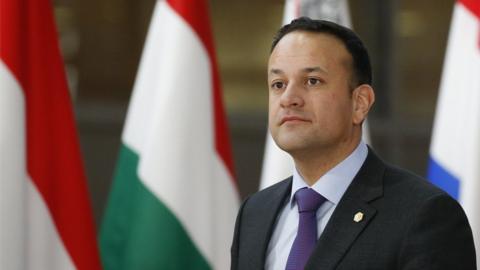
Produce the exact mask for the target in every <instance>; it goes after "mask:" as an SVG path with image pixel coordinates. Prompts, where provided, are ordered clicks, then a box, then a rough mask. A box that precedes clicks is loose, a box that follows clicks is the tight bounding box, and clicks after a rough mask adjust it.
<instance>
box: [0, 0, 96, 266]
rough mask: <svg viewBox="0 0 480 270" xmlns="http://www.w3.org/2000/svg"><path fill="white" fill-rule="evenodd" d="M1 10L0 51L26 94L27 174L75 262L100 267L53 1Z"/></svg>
mask: <svg viewBox="0 0 480 270" xmlns="http://www.w3.org/2000/svg"><path fill="white" fill-rule="evenodd" d="M0 11H1V13H0V19H1V21H0V22H1V23H0V41H1V46H0V57H1V59H2V60H3V61H4V62H5V64H6V65H7V66H8V68H9V69H10V70H11V71H12V73H13V74H14V75H15V77H16V78H17V80H18V82H19V83H20V85H21V86H22V88H23V91H24V95H25V99H26V109H27V112H26V115H27V121H26V122H27V156H28V158H27V170H28V174H29V175H30V177H31V179H32V181H33V182H34V184H35V185H36V187H37V189H38V190H39V192H40V193H41V195H42V197H43V199H44V200H45V203H46V204H47V206H48V208H49V211H50V214H51V215H52V217H53V221H54V224H55V226H56V228H57V231H58V233H59V235H60V238H61V239H62V241H63V244H64V246H65V247H66V249H67V252H68V254H69V255H70V256H71V259H72V261H73V263H74V264H75V266H76V268H77V269H89V270H90V269H100V268H101V267H100V260H99V257H98V252H97V245H96V239H95V230H94V226H93V220H92V216H91V209H90V205H89V199H88V192H87V187H86V182H85V175H84V172H83V166H82V161H81V159H80V151H79V145H78V138H77V134H76V127H75V124H74V118H73V112H72V109H71V104H70V97H69V93H68V88H67V82H66V79H65V74H64V68H63V62H62V59H61V57H60V52H59V48H58V41H57V33H56V28H55V24H54V19H53V14H52V8H51V4H50V1H48V0H27V1H15V0H12V1H2V2H1V7H0Z"/></svg>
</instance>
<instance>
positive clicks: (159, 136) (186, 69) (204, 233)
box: [100, 0, 239, 269]
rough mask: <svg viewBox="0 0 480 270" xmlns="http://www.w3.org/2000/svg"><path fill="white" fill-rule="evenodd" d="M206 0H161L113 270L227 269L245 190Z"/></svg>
mask: <svg viewBox="0 0 480 270" xmlns="http://www.w3.org/2000/svg"><path fill="white" fill-rule="evenodd" d="M207 7H208V6H207V2H206V1H187V0H169V1H158V2H157V3H156V7H155V10H154V12H153V15H152V20H151V24H150V28H149V32H148V34H147V39H146V42H145V47H144V50H143V55H142V59H141V62H140V66H139V70H138V74H137V78H136V81H135V85H134V89H133V94H132V97H131V101H130V105H129V109H128V113H127V119H126V122H125V127H124V131H123V135H122V146H121V150H120V156H119V161H118V164H117V169H116V173H115V177H114V181H113V184H112V189H111V193H110V197H109V201H108V205H107V208H106V212H105V215H104V220H103V224H102V228H101V234H100V249H101V254H102V260H103V263H104V267H105V269H228V268H229V266H230V255H229V250H230V244H231V239H232V236H233V228H234V222H235V216H236V212H237V210H238V206H239V196H238V191H237V187H236V182H235V180H234V178H233V162H232V157H231V152H230V151H231V150H230V143H229V139H228V132H227V126H226V119H225V116H224V111H223V107H222V97H221V89H220V80H219V74H218V68H217V64H216V59H215V53H214V46H213V39H212V34H211V30H210V29H211V28H210V23H209V19H208V8H207Z"/></svg>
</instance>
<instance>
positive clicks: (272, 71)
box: [270, 67, 328, 75]
mask: <svg viewBox="0 0 480 270" xmlns="http://www.w3.org/2000/svg"><path fill="white" fill-rule="evenodd" d="M302 71H303V72H304V73H312V72H321V73H325V74H328V72H327V71H326V70H324V69H323V68H321V67H306V68H303V69H302ZM270 74H275V75H279V74H280V75H281V74H284V72H283V71H282V70H281V69H277V68H272V69H270Z"/></svg>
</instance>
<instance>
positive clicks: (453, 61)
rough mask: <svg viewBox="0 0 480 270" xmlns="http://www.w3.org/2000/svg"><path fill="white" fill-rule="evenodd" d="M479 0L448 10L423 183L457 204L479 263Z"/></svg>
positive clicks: (461, 2) (466, 1)
mask: <svg viewBox="0 0 480 270" xmlns="http://www.w3.org/2000/svg"><path fill="white" fill-rule="evenodd" d="M479 75H480V1H478V0H460V1H457V2H456V4H455V6H454V11H453V17H452V24H451V26H450V34H449V37H448V44H447V52H446V55H445V60H444V67H443V75H442V80H441V82H440V91H439V97H438V101H437V109H436V113H435V120H434V125H433V133H432V141H431V145H430V161H429V168H428V177H427V178H428V179H430V181H432V182H433V183H434V184H436V185H438V186H439V187H441V188H443V189H444V190H445V191H447V192H448V193H449V194H450V195H452V196H453V197H454V198H456V199H458V200H459V202H460V203H461V204H462V206H463V208H464V209H465V212H466V214H467V216H468V220H469V222H470V225H471V226H472V229H473V234H474V240H475V244H476V246H477V262H479V261H480V256H478V254H480V250H479V247H480V246H479V243H480V242H479V241H480V196H479V194H480V166H479V165H480V76H479Z"/></svg>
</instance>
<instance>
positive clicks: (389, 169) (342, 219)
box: [231, 149, 476, 270]
mask: <svg viewBox="0 0 480 270" xmlns="http://www.w3.org/2000/svg"><path fill="white" fill-rule="evenodd" d="M291 184H292V178H291V177H290V178H288V179H286V180H284V181H282V182H280V183H278V184H276V185H273V186H272V187H269V188H267V189H265V190H263V191H260V192H258V193H256V194H254V195H252V196H250V197H249V198H247V199H246V200H245V201H244V202H243V204H242V206H241V208H240V210H239V213H238V216H237V221H236V225H235V234H234V239H233V244H232V249H231V252H232V267H231V269H234V270H255V269H264V265H265V258H266V251H267V247H268V244H269V241H270V237H271V235H272V232H273V230H274V228H275V223H276V220H277V217H278V215H279V213H280V211H281V210H282V208H283V207H284V206H285V203H286V202H287V201H288V198H289V195H290V192H291ZM357 212H362V213H363V214H364V217H363V219H362V220H361V221H360V222H358V223H357V222H354V220H353V217H354V215H355V214H356V213H357ZM305 269H321V270H331V269H354V270H362V269H365V270H366V269H368V270H375V269H382V270H385V269H388V270H390V269H404V270H406V269H449V270H457V269H459V270H460V269H462V270H469V269H476V262H475V247H474V244H473V237H472V231H471V229H470V226H469V224H468V221H467V218H466V216H465V214H464V212H463V210H462V208H461V207H460V205H459V204H458V203H457V202H456V201H455V200H454V199H452V198H451V197H450V196H449V195H447V194H446V193H445V192H443V191H441V190H440V189H438V188H436V187H434V186H433V185H431V184H430V183H429V182H427V181H426V180H425V179H422V178H420V177H418V176H416V175H414V174H412V173H410V172H407V171H405V170H402V169H399V168H396V167H393V166H390V165H387V164H385V163H384V162H383V161H382V160H380V159H379V158H378V157H377V156H376V155H375V154H374V153H373V152H372V151H371V150H370V149H369V154H368V156H367V159H366V161H365V163H364V164H363V166H362V168H361V169H360V171H359V172H358V174H357V175H356V176H355V178H354V179H353V181H352V183H351V184H350V186H349V187H348V189H347V191H346V192H345V194H344V195H343V197H342V199H341V200H340V202H339V204H338V205H337V207H336V209H335V211H334V212H333V214H332V216H331V218H330V220H329V222H328V224H327V226H326V227H325V230H324V231H323V233H322V234H321V236H320V239H319V240H318V242H317V246H316V248H315V250H314V251H313V254H312V255H311V256H310V259H309V261H308V263H307V266H306V267H305ZM279 270H283V269H279Z"/></svg>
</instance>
